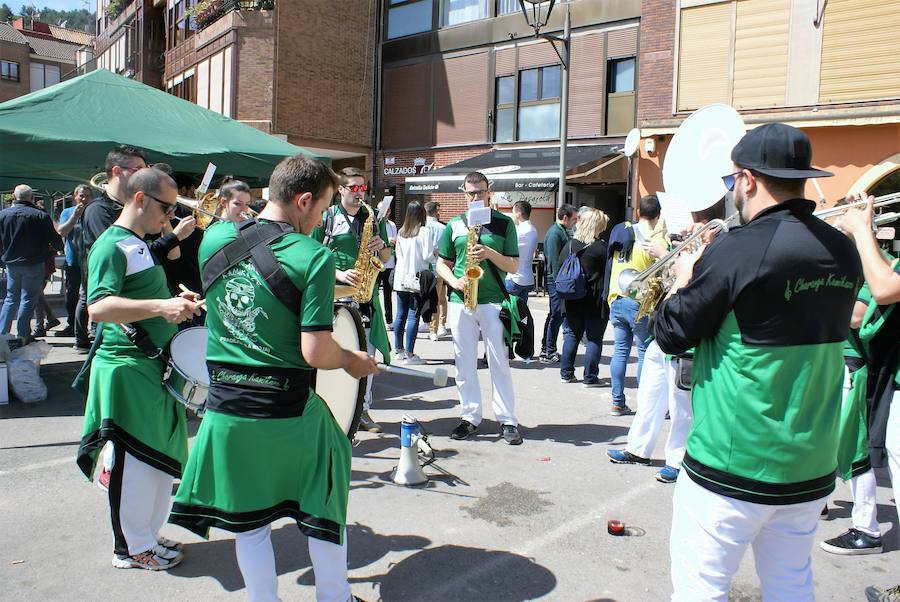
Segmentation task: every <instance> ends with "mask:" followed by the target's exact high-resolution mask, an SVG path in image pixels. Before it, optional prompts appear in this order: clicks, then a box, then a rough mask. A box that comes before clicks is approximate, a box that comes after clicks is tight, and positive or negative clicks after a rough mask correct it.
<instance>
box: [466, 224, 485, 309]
mask: <svg viewBox="0 0 900 602" xmlns="http://www.w3.org/2000/svg"><path fill="white" fill-rule="evenodd" d="M477 244H478V226H474V227H472V228H469V235H468V236H467V237H466V269H465V270H464V271H463V276H464V277H465V279H466V291H465V293H464V295H463V306H464V307H465V308H466V309H468V310H469V311H475V307H476V306H477V305H478V281H479V280H481V277H482V276H484V270H483V269H481V266H480V265H478V263H479V262H478V261H477V260H476V259H475V258H474V257H472V255H473V253H472V247H474V246H475V245H477Z"/></svg>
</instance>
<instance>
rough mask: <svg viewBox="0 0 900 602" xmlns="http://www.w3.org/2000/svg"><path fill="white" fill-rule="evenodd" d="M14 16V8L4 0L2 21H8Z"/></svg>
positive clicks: (1, 11)
mask: <svg viewBox="0 0 900 602" xmlns="http://www.w3.org/2000/svg"><path fill="white" fill-rule="evenodd" d="M12 17H13V13H12V9H11V8H10V7H8V6H7V5H6V3H5V2H4V3H3V4H2V5H0V21H2V22H7V21H9V20H10V19H12Z"/></svg>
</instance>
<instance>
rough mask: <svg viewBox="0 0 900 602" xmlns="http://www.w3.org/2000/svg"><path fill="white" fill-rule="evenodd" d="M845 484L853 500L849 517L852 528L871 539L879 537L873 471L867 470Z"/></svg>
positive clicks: (879, 529) (879, 530)
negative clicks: (869, 536) (848, 487)
mask: <svg viewBox="0 0 900 602" xmlns="http://www.w3.org/2000/svg"><path fill="white" fill-rule="evenodd" d="M892 480H893V479H892ZM847 484H848V485H849V486H850V495H851V496H852V498H853V511H852V512H851V515H850V518H851V520H852V521H853V528H854V529H857V530H859V531H862V532H863V533H865V534H867V535H871V536H872V537H881V528H880V527H879V526H878V518H877V510H876V508H877V502H876V495H875V494H876V483H875V471H874V470H871V469H869V470H867V471H866V472H864V473H862V474H861V475H859V476H858V477H851V478H850V481H849V482H848V483H847Z"/></svg>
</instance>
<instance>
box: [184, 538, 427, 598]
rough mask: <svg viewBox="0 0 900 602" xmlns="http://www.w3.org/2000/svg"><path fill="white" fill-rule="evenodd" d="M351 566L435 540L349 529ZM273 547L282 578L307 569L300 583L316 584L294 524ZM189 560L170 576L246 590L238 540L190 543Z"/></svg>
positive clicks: (287, 595)
mask: <svg viewBox="0 0 900 602" xmlns="http://www.w3.org/2000/svg"><path fill="white" fill-rule="evenodd" d="M347 540H348V542H349V548H348V553H349V556H348V559H347V560H348V565H349V568H350V569H351V570H353V569H357V568H361V567H364V566H367V565H369V564H371V563H373V562H375V561H377V560H379V559H380V558H382V557H383V556H385V555H387V554H389V553H391V552H398V551H404V550H417V549H421V548H424V547H425V546H428V545H430V544H431V540H429V539H427V538H425V537H420V536H418V535H380V534H378V533H375V532H374V531H372V529H371V528H369V527H367V526H366V525H360V524H354V525H348V526H347ZM272 547H273V548H274V550H275V571H276V572H277V573H278V574H279V575H284V574H286V573H292V572H294V571H297V570H301V569H307V570H306V571H305V572H304V573H303V574H301V575H300V576H299V577H298V578H297V583H299V584H302V585H312V584H313V583H314V577H313V571H312V563H311V562H310V559H309V549H308V548H307V545H306V537H304V536H303V534H301V533H300V531H299V530H298V529H297V527H296V526H295V525H293V524H287V525H284V526H282V527H280V528H277V529H273V530H272ZM184 554H185V560H184V562H182V563H181V564H180V565H178V566H177V567H175V568H173V569H171V570H170V571H168V572H169V574H170V575H173V576H175V577H178V578H182V579H195V578H198V577H212V578H213V579H215V580H216V581H218V582H219V584H220V585H221V586H222V589H224V590H225V591H229V592H233V591H237V590H240V589H243V588H244V580H243V578H242V577H241V572H240V569H239V568H238V564H237V560H236V558H235V554H234V538H233V537H230V538H228V539H224V540H217V541H207V542H198V543H188V544H185V546H184ZM280 594H281V595H282V597H284V598H285V599H292V597H293V596H292V595H291V594H292V592H290V591H282V592H280Z"/></svg>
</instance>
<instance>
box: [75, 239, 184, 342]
mask: <svg viewBox="0 0 900 602" xmlns="http://www.w3.org/2000/svg"><path fill="white" fill-rule="evenodd" d="M111 296H112V297H126V298H128V299H168V298H169V297H170V296H171V295H170V294H169V287H168V285H167V283H166V273H165V272H164V271H163V268H162V266H161V265H159V264H158V263H156V261H155V259H154V258H153V254H152V253H150V247H149V246H147V243H146V242H144V241H143V240H142V239H140V238H138V236H137V235H136V234H135V233H134V232H132V231H131V230H128V229H126V228H123V227H122V226H118V225H115V224H113V225H112V226H110V227H109V228H107V229H106V231H105V232H103V234H101V235H100V238H98V239H97V241H96V242H95V243H94V244H93V246H91V250H90V253H89V254H88V285H87V302H88V304H91V303H95V302H97V301H99V300H101V299H103V298H104V297H111ZM137 324H140V325H141V326H142V327H143V328H144V330H146V331H147V334H148V335H150V340H151V341H153V344H154V345H155V346H157V347H160V348H163V347H165V346H166V345H167V344H168V343H169V341H170V340H171V339H172V337H173V336H175V333H176V332H177V331H178V327H177V326H176V325H175V324H169V323H168V322H166V321H165V319H163V318H161V317H158V316H157V317H153V318H148V319H146V320H140V321H139V322H137ZM102 349H103V351H104V352H106V351H109V352H111V353H113V354H115V353H122V354H126V355H130V356H132V357H140V358H145V357H146V355H145V354H144V353H143V352H141V351H140V350H139V349H138V348H137V347H136V346H135V345H134V343H132V342H131V341H130V340H129V339H128V337H127V336H125V333H124V332H123V331H122V329H121V328H118V327H115V326H114V325H107V326H105V327H104V328H103V345H102Z"/></svg>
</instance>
